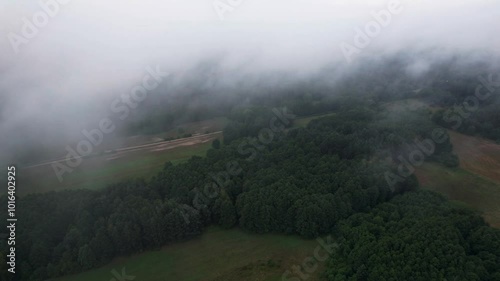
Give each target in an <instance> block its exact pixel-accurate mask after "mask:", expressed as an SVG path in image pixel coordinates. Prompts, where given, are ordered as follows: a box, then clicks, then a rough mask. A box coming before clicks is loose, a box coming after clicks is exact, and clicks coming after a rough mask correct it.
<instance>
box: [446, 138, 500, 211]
mask: <svg viewBox="0 0 500 281" xmlns="http://www.w3.org/2000/svg"><path fill="white" fill-rule="evenodd" d="M448 133H449V134H450V137H451V142H452V144H453V150H454V151H455V153H457V154H458V157H459V158H460V167H462V168H463V169H465V170H467V171H470V172H473V173H475V174H478V175H480V176H483V177H486V178H489V179H491V180H493V181H496V182H497V183H499V184H500V145H498V144H496V143H495V142H493V141H490V140H486V139H482V138H479V137H472V136H467V135H463V134H460V133H457V132H454V131H451V130H449V131H448ZM499 204H500V202H499Z"/></svg>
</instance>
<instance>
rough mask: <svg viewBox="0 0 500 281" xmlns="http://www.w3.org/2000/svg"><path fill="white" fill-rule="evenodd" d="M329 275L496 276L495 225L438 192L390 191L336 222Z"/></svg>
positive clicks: (499, 242) (499, 234) (498, 242)
mask: <svg viewBox="0 0 500 281" xmlns="http://www.w3.org/2000/svg"><path fill="white" fill-rule="evenodd" d="M336 234H337V235H338V237H339V238H340V244H341V246H340V247H339V249H338V250H337V252H336V253H334V254H333V255H332V257H331V258H330V260H329V262H328V266H327V271H326V276H327V279H328V280H332V281H333V280H335V281H337V280H338V281H340V280H374V281H375V280H422V281H424V280H464V281H469V280H497V279H495V278H497V277H498V276H499V275H498V274H499V273H500V267H498V265H499V264H500V231H498V230H495V229H493V228H490V227H488V226H487V225H486V224H485V223H484V221H483V220H482V219H481V218H480V217H479V216H478V215H477V214H474V213H472V212H470V211H467V210H464V209H461V208H458V207H454V206H453V205H451V204H450V203H448V202H447V201H446V199H444V198H443V197H441V196H438V195H436V194H434V193H431V192H426V191H419V192H412V193H407V194H405V195H402V196H398V197H395V198H394V199H392V200H391V201H390V202H389V203H384V204H381V205H379V206H377V207H376V208H375V209H373V210H372V211H371V212H369V213H366V214H356V215H353V216H351V217H350V218H349V219H347V220H345V221H343V222H341V223H340V224H339V225H338V227H337V228H336Z"/></svg>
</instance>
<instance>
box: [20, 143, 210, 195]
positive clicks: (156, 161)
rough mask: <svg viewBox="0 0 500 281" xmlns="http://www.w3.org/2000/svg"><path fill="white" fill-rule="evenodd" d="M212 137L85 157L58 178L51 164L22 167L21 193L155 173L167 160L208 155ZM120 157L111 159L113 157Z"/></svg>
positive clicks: (95, 186)
mask: <svg viewBox="0 0 500 281" xmlns="http://www.w3.org/2000/svg"><path fill="white" fill-rule="evenodd" d="M210 148H211V141H207V142H204V143H197V144H192V145H189V146H179V147H175V148H172V149H168V150H162V151H151V150H140V151H132V152H125V153H122V154H120V155H118V154H106V155H101V156H96V157H92V158H88V159H84V160H83V162H82V164H81V165H80V166H78V167H77V168H76V169H75V170H74V171H73V172H71V173H66V174H65V175H64V181H63V182H59V180H58V179H57V177H56V174H55V172H54V171H53V168H52V166H51V165H45V166H39V167H35V168H31V169H26V170H21V172H20V174H21V173H22V179H23V181H24V182H23V189H22V190H20V194H21V195H23V194H27V193H33V192H45V191H50V190H62V189H80V188H86V189H99V188H103V187H105V186H107V185H109V184H111V183H115V182H119V181H122V180H126V179H131V178H137V177H144V178H149V177H151V176H153V175H155V174H156V173H157V172H158V171H159V170H161V168H162V167H163V165H164V164H165V162H167V161H171V162H172V163H174V164H178V163H182V162H185V161H187V160H188V159H190V158H191V157H192V156H205V154H206V152H207V151H208V150H209V149H210ZM118 156H119V157H120V158H116V159H111V158H113V157H118Z"/></svg>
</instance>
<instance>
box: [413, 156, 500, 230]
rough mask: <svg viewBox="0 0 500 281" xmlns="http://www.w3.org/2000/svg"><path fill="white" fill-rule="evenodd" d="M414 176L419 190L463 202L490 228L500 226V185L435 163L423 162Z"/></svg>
mask: <svg viewBox="0 0 500 281" xmlns="http://www.w3.org/2000/svg"><path fill="white" fill-rule="evenodd" d="M416 175H417V177H418V179H419V181H420V184H421V185H422V187H423V188H427V189H430V190H434V191H437V192H440V193H442V194H444V195H446V196H447V197H448V198H449V199H451V200H456V201H461V202H463V203H465V204H466V205H467V206H469V207H470V208H472V209H475V210H477V211H479V212H481V213H482V214H483V217H484V218H485V220H486V221H487V222H488V223H490V224H491V225H492V226H494V227H497V228H499V227H500V184H498V183H496V182H494V181H492V180H489V179H488V178H485V177H481V176H478V175H476V174H474V173H471V172H469V171H467V170H464V169H462V168H455V169H449V168H446V167H444V166H442V165H439V164H436V163H425V164H424V165H422V166H421V167H419V168H418V169H417V172H416Z"/></svg>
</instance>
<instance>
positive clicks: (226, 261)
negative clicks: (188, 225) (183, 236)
mask: <svg viewBox="0 0 500 281" xmlns="http://www.w3.org/2000/svg"><path fill="white" fill-rule="evenodd" d="M318 246H319V243H318V242H317V241H315V240H304V239H302V238H299V237H296V236H285V235H276V234H264V235H262V234H250V233H247V232H244V231H242V230H240V229H231V230H223V229H221V228H218V227H210V228H209V229H208V230H207V231H206V232H205V233H204V234H203V235H202V236H201V237H198V238H196V239H193V240H190V241H186V242H182V243H175V244H173V245H169V246H166V247H164V248H162V249H161V250H156V251H148V252H144V253H141V254H138V255H134V256H130V257H122V258H118V259H116V260H114V261H113V262H111V263H110V264H108V265H106V266H104V267H101V268H98V269H93V270H90V271H87V272H84V273H80V274H76V275H71V276H66V277H63V278H59V279H56V280H55V281H70V280H71V281H88V280H111V279H112V278H113V275H112V273H111V271H112V270H113V269H115V270H116V271H118V272H121V270H122V268H125V269H126V273H127V274H128V275H131V276H135V277H136V279H135V280H141V281H164V280H175V281H202V280H204V281H226V280H227V281H229V280H230V281H234V280H238V281H278V280H281V276H282V274H283V273H284V272H285V271H286V270H290V268H291V267H292V266H293V265H298V264H301V263H302V262H303V260H304V259H305V258H307V257H311V256H313V254H314V250H315V248H316V247H318ZM321 271H322V269H321V267H319V268H318V269H317V270H316V271H315V272H313V274H312V275H311V276H310V278H309V279H308V280H310V281H315V280H320V279H319V274H320V272H321ZM292 280H293V279H292Z"/></svg>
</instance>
